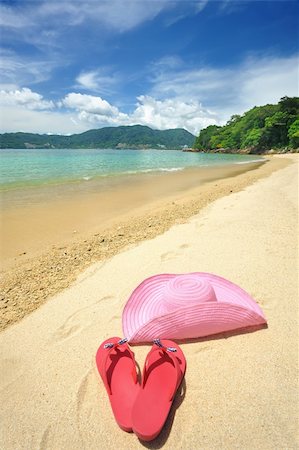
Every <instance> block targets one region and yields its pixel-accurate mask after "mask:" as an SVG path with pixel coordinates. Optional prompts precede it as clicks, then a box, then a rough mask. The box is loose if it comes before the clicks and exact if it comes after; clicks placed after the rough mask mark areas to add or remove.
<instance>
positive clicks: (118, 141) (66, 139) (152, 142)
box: [0, 125, 195, 149]
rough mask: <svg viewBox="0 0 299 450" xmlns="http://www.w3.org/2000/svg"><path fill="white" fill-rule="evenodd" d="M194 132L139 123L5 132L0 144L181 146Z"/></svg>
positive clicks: (39, 145) (71, 146) (124, 146)
mask: <svg viewBox="0 0 299 450" xmlns="http://www.w3.org/2000/svg"><path fill="white" fill-rule="evenodd" d="M194 140H195V136H193V134H191V133H189V132H188V131H186V130H184V129H182V128H178V129H174V130H163V131H161V130H152V129H151V128H149V127H146V126H142V125H134V126H122V127H107V128H100V129H98V130H89V131H86V132H85V133H81V134H73V135H71V136H59V135H47V134H32V133H4V134H1V135H0V148H161V149H164V148H166V149H180V148H182V147H183V146H185V145H187V146H188V147H191V146H192V145H193V144H194Z"/></svg>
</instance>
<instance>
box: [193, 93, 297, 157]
mask: <svg viewBox="0 0 299 450" xmlns="http://www.w3.org/2000/svg"><path fill="white" fill-rule="evenodd" d="M298 147H299V97H283V98H282V99H281V100H280V101H279V102H278V104H276V105H265V106H256V107H254V108H252V109H250V110H249V111H247V112H246V113H244V114H243V115H242V116H238V115H234V116H232V117H231V119H230V120H229V121H228V122H227V124H226V125H224V126H223V127H220V126H216V125H211V126H209V127H207V128H205V129H204V130H201V132H200V133H199V136H198V137H197V139H196V141H195V144H194V148H195V149H198V150H201V151H206V152H223V153H225V152H227V153H232V152H235V153H265V152H267V151H269V150H272V151H276V150H277V151H281V150H284V151H292V150H293V149H298Z"/></svg>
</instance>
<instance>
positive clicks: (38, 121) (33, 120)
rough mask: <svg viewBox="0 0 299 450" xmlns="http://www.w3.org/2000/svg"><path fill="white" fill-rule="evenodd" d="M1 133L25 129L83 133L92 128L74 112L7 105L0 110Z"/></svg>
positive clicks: (57, 132)
mask: <svg viewBox="0 0 299 450" xmlns="http://www.w3.org/2000/svg"><path fill="white" fill-rule="evenodd" d="M0 126H1V133H13V132H16V131H23V132H27V133H40V134H43V133H44V134H48V133H51V134H53V133H54V134H72V133H81V132H83V131H86V130H87V129H89V128H90V125H89V126H88V125H87V124H86V123H81V122H80V121H79V120H77V117H76V116H74V114H68V113H61V112H57V111H51V112H50V111H45V110H44V111H43V110H40V111H37V110H30V109H25V108H20V107H19V106H18V107H17V106H5V107H4V108H1V111H0Z"/></svg>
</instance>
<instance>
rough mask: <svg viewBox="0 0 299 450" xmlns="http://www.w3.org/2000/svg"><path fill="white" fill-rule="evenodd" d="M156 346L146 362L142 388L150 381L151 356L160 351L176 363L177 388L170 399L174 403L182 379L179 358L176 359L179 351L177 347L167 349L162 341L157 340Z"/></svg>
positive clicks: (155, 341)
mask: <svg viewBox="0 0 299 450" xmlns="http://www.w3.org/2000/svg"><path fill="white" fill-rule="evenodd" d="M154 344H155V345H154V346H153V347H152V349H151V350H150V352H149V353H148V355H147V358H146V361H145V365H144V369H143V375H142V387H143V388H144V386H145V384H146V381H147V379H148V375H149V361H150V358H151V355H153V353H156V352H159V351H161V350H162V351H163V353H165V354H166V355H167V356H168V357H169V358H171V360H172V361H173V363H174V367H175V369H176V372H177V384H176V388H175V390H174V392H173V393H171V396H170V398H169V400H170V401H172V399H173V397H174V395H175V393H176V390H177V387H178V385H179V384H180V382H181V378H182V371H181V368H180V364H179V361H178V358H177V357H176V352H177V349H176V348H175V347H165V346H164V345H163V344H162V343H161V341H160V339H155V340H154Z"/></svg>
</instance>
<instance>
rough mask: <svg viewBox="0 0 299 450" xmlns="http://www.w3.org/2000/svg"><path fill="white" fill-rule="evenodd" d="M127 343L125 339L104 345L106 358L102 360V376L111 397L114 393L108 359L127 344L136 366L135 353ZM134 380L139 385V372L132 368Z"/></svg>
mask: <svg viewBox="0 0 299 450" xmlns="http://www.w3.org/2000/svg"><path fill="white" fill-rule="evenodd" d="M127 342H128V339H127V338H124V339H120V340H119V341H116V342H106V343H105V344H104V345H103V348H104V349H105V350H106V351H105V356H104V357H103V360H102V367H103V370H102V371H101V372H102V373H101V375H102V380H103V383H104V385H105V387H106V389H107V391H108V392H109V394H110V395H112V391H111V385H110V383H109V381H108V378H107V370H106V366H107V361H108V357H109V355H110V354H111V352H112V350H116V349H117V348H118V347H119V346H121V345H124V344H126V350H127V351H128V352H129V354H130V356H131V358H132V360H133V362H134V363H135V365H136V362H135V357H134V353H133V352H132V350H131V349H130V347H129V346H128V345H127ZM132 378H133V380H134V383H137V372H136V370H134V367H132Z"/></svg>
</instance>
